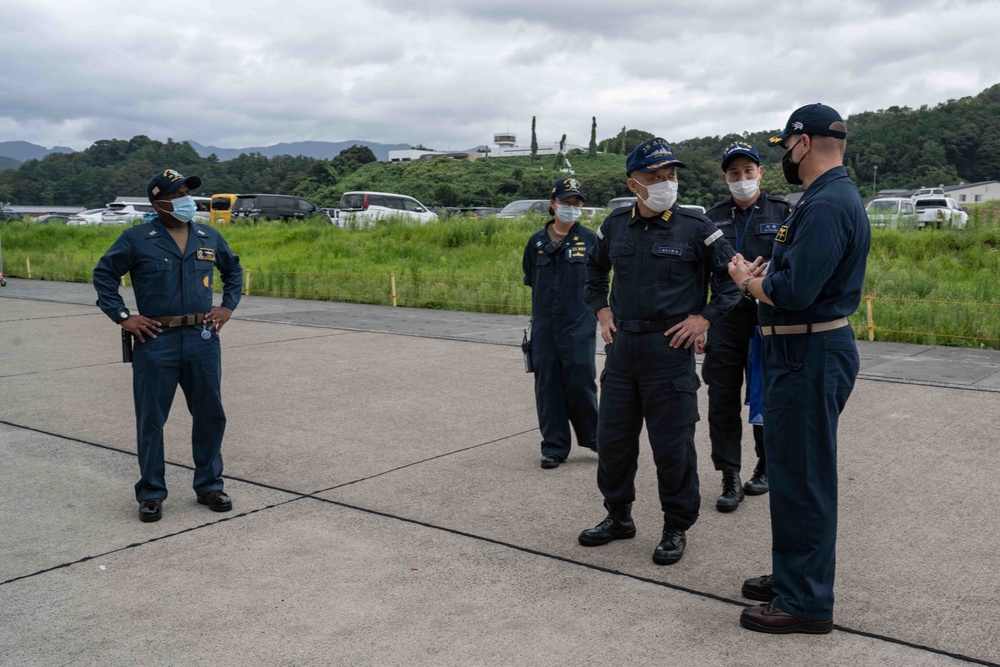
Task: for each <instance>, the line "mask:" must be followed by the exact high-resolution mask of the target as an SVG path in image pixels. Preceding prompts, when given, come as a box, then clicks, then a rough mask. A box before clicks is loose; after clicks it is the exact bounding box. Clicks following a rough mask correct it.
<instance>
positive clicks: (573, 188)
mask: <svg viewBox="0 0 1000 667" xmlns="http://www.w3.org/2000/svg"><path fill="white" fill-rule="evenodd" d="M570 197H579V198H580V199H583V200H584V201H587V200H586V198H585V197H584V196H583V186H582V185H580V181H578V180H576V179H575V178H572V177H570V178H557V179H556V180H555V183H553V184H552V197H551V199H559V200H562V199H569V198H570Z"/></svg>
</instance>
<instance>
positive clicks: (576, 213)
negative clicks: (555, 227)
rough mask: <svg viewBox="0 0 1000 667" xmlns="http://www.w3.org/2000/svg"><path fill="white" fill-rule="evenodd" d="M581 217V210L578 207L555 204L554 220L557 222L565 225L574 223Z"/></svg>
mask: <svg viewBox="0 0 1000 667" xmlns="http://www.w3.org/2000/svg"><path fill="white" fill-rule="evenodd" d="M581 215H583V209H582V208H580V207H579V206H570V205H568V204H556V218H557V219H558V220H559V222H565V223H567V224H569V223H572V222H576V221H577V220H579V219H580V216H581Z"/></svg>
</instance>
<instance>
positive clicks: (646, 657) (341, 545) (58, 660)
mask: <svg viewBox="0 0 1000 667" xmlns="http://www.w3.org/2000/svg"><path fill="white" fill-rule="evenodd" d="M123 293H124V294H125V295H126V299H129V298H130V296H131V293H130V290H123ZM93 303H94V293H93V288H92V287H91V286H90V285H74V284H68V283H50V282H40V281H25V280H17V279H10V280H9V282H8V286H7V287H6V288H0V454H2V461H3V464H2V465H0V508H2V511H0V665H3V666H4V667H6V666H8V665H102V666H103V665H190V664H213V665H220V666H223V665H486V664H489V665H498V664H500V665H581V664H583V665H603V664H634V665H653V664H656V665H695V666H701V665H951V664H956V665H958V664H1000V648H998V647H1000V630H998V628H1000V605H998V604H997V600H998V599H1000V568H998V565H1000V563H998V556H997V553H1000V530H998V529H1000V525H998V524H1000V518H998V517H1000V511H998V510H1000V507H998V500H997V498H998V493H997V491H998V490H1000V489H998V487H997V483H996V474H995V467H996V466H995V458H996V452H997V436H996V435H995V423H996V420H997V415H998V414H1000V393H998V392H1000V354H998V353H995V352H988V351H976V350H954V349H947V348H936V347H928V346H905V345H896V344H885V343H864V344H862V345H861V346H860V347H861V350H862V355H863V366H862V379H860V380H859V382H858V385H857V388H856V390H855V393H854V395H853V396H852V398H851V401H850V402H849V404H848V407H847V410H846V411H845V413H844V415H843V417H842V421H841V429H840V526H839V539H838V578H837V588H836V594H837V607H836V612H835V613H836V617H835V621H836V623H837V629H836V630H835V631H834V632H833V633H831V634H830V635H825V636H820V637H807V636H802V635H791V636H766V635H759V634H756V633H751V632H747V631H745V630H743V629H741V628H740V627H739V624H738V618H739V611H740V609H741V608H742V606H744V605H747V604H751V602H750V601H747V600H743V599H742V598H741V597H740V591H739V588H740V584H741V582H742V580H743V579H744V578H746V577H749V576H756V575H760V574H763V573H766V572H768V571H769V570H770V555H769V532H768V531H769V516H768V506H767V496H762V497H756V498H750V497H748V498H747V499H746V500H745V501H744V503H743V504H742V505H741V507H740V509H739V510H738V511H736V512H734V513H732V514H725V515H724V514H720V513H718V512H716V510H715V509H714V501H715V497H716V496H717V494H718V491H719V482H720V476H719V474H718V473H717V472H715V471H714V470H712V465H711V461H710V459H709V456H708V454H709V450H710V447H709V442H708V436H707V425H706V423H705V422H704V415H705V414H706V392H705V388H704V387H703V388H702V389H701V390H700V392H699V399H700V404H701V405H700V410H701V414H702V415H703V421H702V422H701V423H700V424H699V428H698V431H697V435H696V446H697V449H698V453H699V455H700V456H699V473H700V476H701V485H702V498H703V506H702V514H701V517H700V519H699V521H698V523H697V524H696V525H695V526H694V527H693V528H692V530H691V531H689V533H688V539H689V546H688V550H687V553H686V554H685V556H684V559H683V560H682V561H681V562H679V563H677V564H676V565H673V566H667V567H660V566H656V565H654V564H653V563H652V561H651V559H650V556H651V553H652V550H653V547H655V545H656V542H657V540H658V538H659V532H660V528H661V527H662V526H661V521H662V517H661V515H660V513H659V510H658V503H657V500H656V487H655V473H654V469H653V465H652V457H651V455H650V453H649V451H648V447H645V446H644V449H643V452H642V454H641V458H640V463H639V475H638V478H637V480H636V485H637V501H636V504H635V509H634V514H635V518H636V523H637V526H638V534H637V536H636V538H635V539H633V540H628V541H623V542H616V543H612V544H610V545H607V546H605V547H598V548H590V549H588V548H584V547H581V546H579V545H578V544H577V542H576V535H577V534H578V533H579V531H580V530H581V529H583V528H586V527H590V526H592V525H594V524H596V523H598V522H599V521H600V520H601V519H602V518H603V516H604V511H603V508H602V507H601V504H600V494H599V493H598V491H597V488H596V483H595V470H596V455H595V454H593V453H592V452H589V451H587V450H583V451H581V450H579V449H574V451H573V453H572V454H571V457H570V459H569V460H568V461H567V462H566V463H565V464H563V465H562V466H560V467H559V468H557V469H555V470H541V469H540V468H539V467H538V456H539V451H538V442H539V434H538V429H537V418H536V415H535V408H534V400H533V394H532V381H531V376H529V375H526V374H525V373H523V370H522V367H521V359H520V350H519V349H518V348H517V343H519V342H520V337H521V335H522V332H521V330H522V329H523V327H524V325H525V323H526V321H527V318H526V317H516V316H502V315H482V314H471V313H455V312H441V311H426V310H415V309H404V308H396V309H393V308H385V307H376V306H362V305H355V304H335V303H325V302H310V301H294V300H282V299H269V298H263V297H245V298H244V301H243V303H242V304H241V306H240V308H239V309H238V310H237V313H236V317H234V319H233V320H232V321H231V322H230V323H229V324H228V325H227V326H226V328H225V329H224V330H223V332H222V341H223V348H224V352H223V367H224V374H223V375H224V381H223V397H224V402H225V406H226V411H227V414H228V418H229V422H228V430H227V435H226V440H225V444H224V446H223V454H224V456H225V462H226V469H225V475H226V480H227V481H226V489H227V491H228V492H229V493H230V494H231V495H232V497H233V500H234V504H235V509H234V511H233V512H231V513H226V514H217V513H213V512H210V511H208V510H207V508H205V507H204V506H201V505H198V504H197V503H196V502H195V498H194V494H193V492H192V491H191V489H190V484H191V475H192V471H191V454H190V444H189V442H190V435H189V434H190V428H191V420H190V416H189V415H188V413H187V410H186V407H185V405H184V401H183V397H182V396H178V397H177V398H176V399H175V403H174V408H173V411H172V413H171V417H170V420H169V421H168V423H167V425H166V428H165V438H166V442H167V448H166V452H167V460H168V466H167V484H168V487H169V489H170V497H169V498H168V499H167V501H166V502H165V504H164V518H163V520H162V521H160V522H158V523H153V524H142V523H140V522H139V521H138V519H137V517H136V504H135V501H134V497H133V490H132V485H133V484H134V482H135V480H136V479H137V477H138V465H137V463H136V458H135V454H134V450H135V444H134V439H135V435H134V434H135V419H134V413H133V410H132V398H131V369H130V368H129V367H128V366H126V365H124V364H122V363H121V361H120V344H119V340H120V339H119V336H118V330H117V328H116V327H115V326H114V325H113V324H112V323H111V322H110V321H109V320H108V319H107V318H106V317H105V316H104V315H103V314H102V313H100V311H98V310H97V309H96V308H95V307H94V305H93ZM602 364H603V359H601V358H600V357H599V358H598V365H599V366H600V365H602ZM178 393H180V392H178ZM643 441H644V442H645V438H643ZM744 445H745V446H744V462H743V466H744V470H745V471H749V470H750V469H752V467H753V465H754V460H753V447H752V443H751V439H750V437H749V433H747V434H746V436H745V438H744Z"/></svg>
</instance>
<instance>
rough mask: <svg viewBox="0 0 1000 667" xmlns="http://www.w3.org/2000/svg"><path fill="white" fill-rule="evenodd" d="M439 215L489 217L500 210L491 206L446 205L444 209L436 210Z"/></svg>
mask: <svg viewBox="0 0 1000 667" xmlns="http://www.w3.org/2000/svg"><path fill="white" fill-rule="evenodd" d="M435 212H436V213H437V214H438V216H443V217H451V216H453V215H457V216H461V217H463V218H488V217H490V216H495V215H496V214H497V213H499V212H500V209H498V208H492V207H490V206H446V207H443V212H442V211H435Z"/></svg>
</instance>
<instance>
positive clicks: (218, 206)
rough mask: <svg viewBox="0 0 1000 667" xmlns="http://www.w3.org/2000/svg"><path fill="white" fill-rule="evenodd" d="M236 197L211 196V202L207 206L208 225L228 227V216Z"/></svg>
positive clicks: (225, 195) (226, 195) (224, 195)
mask: <svg viewBox="0 0 1000 667" xmlns="http://www.w3.org/2000/svg"><path fill="white" fill-rule="evenodd" d="M236 197H237V195H229V194H221V195H212V201H211V202H210V203H209V205H208V214H209V218H208V222H209V224H210V225H213V226H214V225H228V224H229V216H230V215H231V214H232V211H233V204H234V203H235V202H236Z"/></svg>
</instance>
